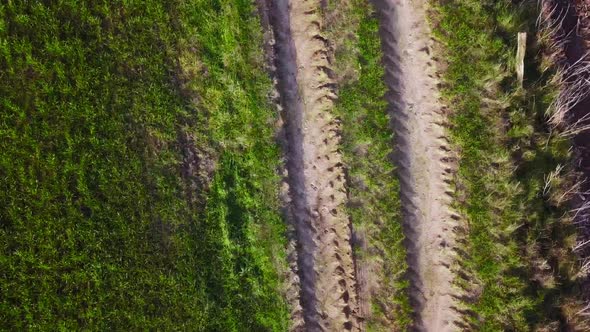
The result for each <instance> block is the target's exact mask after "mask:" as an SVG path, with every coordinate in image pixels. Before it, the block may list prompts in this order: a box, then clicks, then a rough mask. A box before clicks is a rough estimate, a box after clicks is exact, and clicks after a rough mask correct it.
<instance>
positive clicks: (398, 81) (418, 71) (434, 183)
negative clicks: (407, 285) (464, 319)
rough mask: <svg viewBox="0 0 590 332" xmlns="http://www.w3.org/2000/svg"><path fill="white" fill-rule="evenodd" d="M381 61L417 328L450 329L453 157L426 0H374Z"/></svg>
mask: <svg viewBox="0 0 590 332" xmlns="http://www.w3.org/2000/svg"><path fill="white" fill-rule="evenodd" d="M375 2H376V5H377V7H378V8H379V9H380V18H381V29H380V30H381V38H382V45H383V51H384V63H385V68H386V77H385V79H386V83H387V85H388V87H389V90H390V93H389V95H388V96H387V99H388V102H389V105H390V106H389V113H390V114H391V117H392V122H393V127H394V131H395V134H396V145H397V146H396V157H395V159H396V162H397V167H398V176H399V178H400V185H401V199H402V206H403V209H404V210H403V213H404V229H405V230H404V232H405V235H406V246H407V249H408V265H409V273H408V277H409V279H410V282H411V289H410V297H411V301H412V305H413V307H414V309H415V313H416V317H415V319H416V321H415V326H414V329H415V330H418V331H433V332H443V331H454V330H457V329H458V328H457V326H456V325H455V324H454V322H455V321H457V320H458V318H459V317H458V313H457V311H456V310H455V309H454V307H455V306H456V303H455V300H454V299H455V298H456V296H457V292H458V291H457V290H456V289H454V287H453V278H454V276H453V272H452V271H451V265H452V264H453V261H454V250H453V248H454V246H455V241H454V239H455V237H454V231H453V229H454V227H455V226H456V225H457V220H458V219H459V217H458V215H457V214H456V213H454V212H453V211H451V209H450V203H451V200H452V191H451V189H450V187H449V185H448V182H449V179H450V177H451V172H452V169H453V168H454V165H452V164H451V163H450V161H452V160H453V155H452V153H451V151H450V149H449V147H448V144H447V140H446V133H445V130H444V127H443V125H442V124H443V123H444V121H445V116H444V107H443V105H441V103H440V98H439V92H438V89H437V86H438V83H439V82H438V80H437V69H436V62H435V61H434V60H433V58H432V56H431V50H432V47H433V41H432V39H431V37H430V36H431V33H430V29H429V26H428V23H427V21H426V5H427V4H426V1H425V0H376V1H375Z"/></svg>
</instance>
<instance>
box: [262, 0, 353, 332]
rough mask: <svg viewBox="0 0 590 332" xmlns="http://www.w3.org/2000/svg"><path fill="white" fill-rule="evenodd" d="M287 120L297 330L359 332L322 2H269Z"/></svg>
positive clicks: (281, 97) (344, 191)
mask: <svg viewBox="0 0 590 332" xmlns="http://www.w3.org/2000/svg"><path fill="white" fill-rule="evenodd" d="M267 4H268V10H269V12H270V23H271V25H272V26H273V31H274V36H275V45H274V49H275V51H274V53H275V65H276V75H277V79H278V82H277V83H278V84H277V85H278V90H279V94H280V100H281V106H282V108H283V111H282V117H283V121H284V134H285V135H284V137H285V140H286V142H285V144H284V145H285V149H286V151H285V155H286V158H287V171H288V176H287V182H288V185H289V189H288V192H289V200H290V202H289V203H290V204H289V213H288V219H289V220H290V222H291V224H292V225H293V228H294V230H295V235H296V247H297V248H296V257H297V264H296V266H294V267H293V268H294V269H296V272H297V274H298V276H299V281H298V282H297V284H298V285H299V287H300V291H299V304H292V307H294V308H298V307H299V306H300V307H301V312H299V311H298V310H297V309H295V310H293V311H292V316H293V317H292V321H293V327H292V330H295V331H352V330H354V331H357V330H360V329H361V324H362V323H361V319H360V318H359V317H358V304H357V290H356V281H355V266H354V260H353V255H352V247H351V243H350V238H351V228H350V227H351V226H350V220H349V218H348V216H347V215H346V212H345V208H344V204H345V202H346V189H345V183H344V182H345V178H344V169H343V163H342V156H341V154H340V152H339V149H338V146H339V144H340V124H339V121H338V120H337V119H336V118H334V116H333V115H332V114H331V112H330V111H331V109H332V107H333V101H334V100H335V99H336V93H335V83H334V81H333V75H332V71H331V68H330V63H329V56H328V55H329V54H328V52H329V48H328V42H327V40H325V39H324V37H322V35H321V24H322V19H321V15H320V11H319V10H320V1H319V0H318V1H311V0H308V1H305V0H291V1H289V0H275V1H269V2H267Z"/></svg>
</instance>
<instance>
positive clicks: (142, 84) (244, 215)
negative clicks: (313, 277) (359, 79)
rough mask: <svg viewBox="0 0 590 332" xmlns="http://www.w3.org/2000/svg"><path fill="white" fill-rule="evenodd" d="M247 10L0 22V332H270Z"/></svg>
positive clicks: (10, 16) (262, 172)
mask: <svg viewBox="0 0 590 332" xmlns="http://www.w3.org/2000/svg"><path fill="white" fill-rule="evenodd" d="M254 10H255V9H254V7H253V4H252V3H251V2H250V1H244V0H238V1H223V0H219V1H216V0H215V1H204V0H194V1H99V2H77V1H60V2H55V3H52V4H44V3H40V2H20V1H16V2H8V3H5V4H3V5H1V6H0V77H1V80H0V101H1V102H0V103H1V108H2V111H1V112H0V188H1V189H0V271H1V272H0V326H1V327H2V328H7V329H14V328H16V329H29V328H30V329H40V330H51V329H56V328H60V329H65V330H77V329H96V330H105V329H115V330H117V329H120V330H137V329H157V330H174V329H179V328H180V329H188V330H217V331H238V330H239V331H244V330H251V331H265V330H266V331H280V330H285V329H286V327H287V325H288V322H287V320H288V313H287V309H286V304H285V302H284V300H283V299H282V297H281V296H280V294H279V291H278V289H279V286H280V280H279V276H278V274H277V272H276V271H277V269H278V268H280V266H281V265H284V264H285V262H284V253H283V248H284V239H283V234H284V229H283V223H282V221H281V219H280V216H279V209H278V202H277V196H278V195H277V190H278V188H279V185H278V178H277V176H276V172H275V169H276V167H277V165H278V162H279V150H278V148H277V147H276V145H275V144H274V142H273V129H272V126H271V125H270V126H269V124H272V123H273V121H274V118H275V117H276V114H275V112H274V111H273V109H272V108H271V107H270V105H269V103H268V101H267V94H268V92H269V91H270V87H271V83H270V80H269V79H268V77H267V75H266V73H265V72H264V71H263V69H262V68H263V64H262V61H263V57H262V54H261V52H262V51H261V50H262V47H261V44H262V41H261V31H260V26H259V22H258V19H257V17H256V16H255V15H252V13H253V12H254ZM230 23H231V24H230ZM181 137H190V138H191V139H190V140H188V143H187V140H186V139H184V140H183V139H180V138H181ZM189 151H192V152H194V153H195V154H196V156H197V158H196V159H191V161H187V160H188V157H187V156H188V155H187V154H188V153H189ZM195 160H196V161H195ZM189 164H190V165H189ZM207 165H208V166H207ZM189 166H190V167H192V168H191V169H192V170H193V171H190V172H187V171H186V168H187V167H189ZM195 169H196V170H197V171H194V170H195ZM191 183H202V184H203V188H208V189H205V190H201V191H199V192H194V191H192V189H193V187H191V185H189V184H191Z"/></svg>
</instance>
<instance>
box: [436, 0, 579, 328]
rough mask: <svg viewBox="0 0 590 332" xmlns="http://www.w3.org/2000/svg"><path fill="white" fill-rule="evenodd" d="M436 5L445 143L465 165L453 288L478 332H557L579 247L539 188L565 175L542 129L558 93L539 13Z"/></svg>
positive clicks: (503, 6)
mask: <svg viewBox="0 0 590 332" xmlns="http://www.w3.org/2000/svg"><path fill="white" fill-rule="evenodd" d="M432 4H433V7H434V9H435V12H436V14H435V19H434V27H435V33H436V35H437V37H438V39H439V40H440V41H441V43H442V50H441V52H440V53H441V55H442V57H443V58H444V59H445V60H444V62H445V64H446V65H447V68H446V70H445V72H444V82H445V85H444V88H443V94H444V97H445V98H446V99H447V101H448V102H449V104H450V105H452V109H453V111H454V115H453V116H452V118H451V125H452V127H451V129H450V133H451V136H452V140H453V142H454V144H455V145H456V146H457V147H458V148H459V150H460V156H461V159H460V163H459V171H458V176H457V183H456V185H457V192H458V203H457V204H458V208H459V209H460V210H461V211H462V214H463V215H464V216H465V217H466V219H467V220H466V226H465V229H464V234H463V236H464V239H465V241H464V248H462V249H463V250H464V252H463V253H462V255H461V256H462V259H461V262H460V265H461V266H460V267H458V268H459V269H463V270H464V271H466V279H460V280H459V282H458V283H459V286H461V287H463V288H464V289H465V290H466V292H467V295H468V299H466V300H465V301H464V303H463V305H464V306H465V307H466V308H468V309H469V310H470V311H471V312H472V315H471V316H470V317H469V318H468V320H469V322H468V323H469V325H471V326H472V328H475V329H476V330H478V331H513V330H517V331H528V330H531V329H532V328H534V327H540V326H550V325H549V324H554V325H552V326H557V327H559V324H561V323H560V322H559V320H560V319H561V316H560V312H559V310H556V308H558V307H559V306H560V304H561V303H562V301H563V299H562V298H561V296H562V295H565V294H568V292H570V291H571V282H570V279H571V278H572V276H573V274H574V263H575V262H574V261H573V256H572V255H571V252H569V248H571V241H572V239H575V237H572V234H573V229H572V227H571V225H569V224H568V223H567V222H565V221H564V220H562V219H560V218H561V217H562V216H563V215H564V212H565V211H564V210H563V208H564V207H562V206H558V205H559V204H557V203H556V202H555V201H552V200H551V199H550V198H549V196H550V195H549V194H548V191H547V190H546V189H547V188H546V187H545V183H546V178H547V176H548V175H549V174H550V173H551V172H552V171H554V170H556V168H557V167H558V165H564V166H566V165H567V163H568V160H569V157H570V156H569V152H568V150H569V147H570V143H569V142H568V141H567V140H566V139H563V138H560V137H559V136H558V135H555V134H552V133H551V132H550V130H549V128H548V127H547V126H546V112H547V108H548V105H549V104H550V102H551V100H552V98H554V97H555V96H556V92H557V87H556V86H554V85H552V84H551V82H550V80H551V78H552V77H553V73H552V72H550V71H541V69H540V65H539V64H540V63H541V61H542V60H543V59H542V55H543V53H542V52H541V49H540V47H541V46H542V45H540V44H539V43H537V41H536V36H537V31H536V27H535V21H536V18H537V15H538V12H537V10H538V9H537V6H536V4H533V3H528V2H525V3H523V4H520V5H515V4H513V3H512V2H511V1H474V0H460V1H451V2H448V1H445V2H442V1H441V2H438V1H432ZM520 31H525V32H528V37H529V43H528V50H527V58H526V60H525V61H526V68H525V82H524V88H519V87H518V83H517V81H516V77H515V76H516V75H515V74H514V69H513V68H514V61H515V60H514V57H515V54H516V42H517V33H518V32H520ZM562 189H564V188H553V190H556V191H558V192H559V190H562ZM555 324H557V325H555Z"/></svg>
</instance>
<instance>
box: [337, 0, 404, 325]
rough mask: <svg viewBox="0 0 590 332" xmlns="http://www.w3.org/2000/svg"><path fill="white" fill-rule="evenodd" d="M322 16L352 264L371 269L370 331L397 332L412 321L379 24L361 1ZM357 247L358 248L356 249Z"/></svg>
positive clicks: (339, 4)
mask: <svg viewBox="0 0 590 332" xmlns="http://www.w3.org/2000/svg"><path fill="white" fill-rule="evenodd" d="M326 16H327V17H328V19H330V18H331V19H332V21H328V28H327V34H328V37H329V39H330V40H333V41H334V47H335V64H334V67H335V72H336V73H338V74H339V79H340V84H341V86H340V89H339V93H338V94H339V99H338V101H337V103H336V109H335V112H336V114H337V115H338V117H339V118H340V119H341V120H342V142H343V151H342V152H343V155H344V160H345V162H346V167H347V174H348V179H349V185H350V186H349V209H348V210H349V215H350V217H351V219H352V222H353V228H354V231H355V234H356V237H357V238H358V240H359V241H358V242H359V243H357V246H356V247H355V255H356V258H357V261H358V264H364V265H366V266H371V267H373V268H375V267H378V268H376V269H372V270H369V271H370V273H369V275H368V276H367V277H368V278H371V279H376V280H377V283H378V284H379V285H380V289H379V290H378V291H377V292H376V293H375V294H371V296H370V299H371V303H370V304H369V305H370V306H371V310H372V313H371V316H370V317H369V318H368V321H367V328H368V330H370V331H391V330H392V329H394V330H400V331H404V330H407V328H408V327H409V326H410V324H411V323H412V318H411V313H412V309H411V307H410V304H409V298H408V294H407V288H408V286H409V283H408V281H407V280H406V279H404V277H403V276H404V273H405V272H406V270H407V263H406V250H405V248H404V246H403V243H402V241H403V239H404V235H403V232H402V223H401V206H400V199H399V183H398V180H397V177H396V175H395V172H394V167H393V163H392V160H391V153H392V146H393V133H392V130H391V128H390V126H389V121H390V120H389V117H388V114H387V102H386V101H385V97H384V95H385V92H386V86H385V82H384V69H383V64H382V62H381V58H382V52H381V43H380V38H379V21H378V19H377V17H376V13H375V11H374V9H373V8H372V6H371V5H370V4H369V3H368V2H366V1H361V0H355V1H332V2H330V3H329V4H328V8H327V10H326ZM363 242H364V244H362V243H363Z"/></svg>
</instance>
